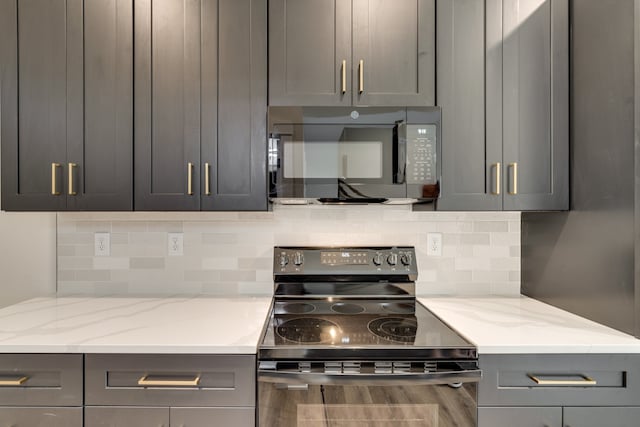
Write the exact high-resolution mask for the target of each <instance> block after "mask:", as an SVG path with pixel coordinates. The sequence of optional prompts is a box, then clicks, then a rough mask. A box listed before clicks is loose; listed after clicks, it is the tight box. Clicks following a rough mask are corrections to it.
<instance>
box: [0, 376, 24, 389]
mask: <svg viewBox="0 0 640 427" xmlns="http://www.w3.org/2000/svg"><path fill="white" fill-rule="evenodd" d="M28 379H29V377H28V376H26V375H21V376H18V377H15V378H3V379H0V387H15V386H18V385H22V384H24V383H25V382H27V380H28Z"/></svg>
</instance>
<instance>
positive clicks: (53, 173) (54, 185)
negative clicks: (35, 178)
mask: <svg viewBox="0 0 640 427" xmlns="http://www.w3.org/2000/svg"><path fill="white" fill-rule="evenodd" d="M61 166H62V165H61V164H60V163H51V194H52V195H53V196H59V195H60V192H59V191H58V183H57V179H56V178H57V176H58V173H57V172H58V168H59V167H61Z"/></svg>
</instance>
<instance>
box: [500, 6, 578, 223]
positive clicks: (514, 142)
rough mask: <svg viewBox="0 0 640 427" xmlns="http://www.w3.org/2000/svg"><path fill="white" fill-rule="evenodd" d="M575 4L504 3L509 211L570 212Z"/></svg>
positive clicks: (504, 72) (507, 199)
mask: <svg viewBox="0 0 640 427" xmlns="http://www.w3.org/2000/svg"><path fill="white" fill-rule="evenodd" d="M568 3H569V2H568V0H504V3H503V4H504V10H503V22H504V31H503V32H504V40H503V60H504V64H503V88H504V90H503V112H504V114H503V132H504V134H503V138H504V148H503V159H504V166H503V167H504V172H505V173H504V178H505V181H504V189H505V191H504V193H505V196H504V209H507V210H566V209H569V7H568Z"/></svg>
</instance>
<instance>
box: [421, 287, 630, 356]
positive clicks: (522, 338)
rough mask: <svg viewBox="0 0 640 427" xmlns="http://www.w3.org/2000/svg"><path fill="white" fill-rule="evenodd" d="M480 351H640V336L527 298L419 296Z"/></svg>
mask: <svg viewBox="0 0 640 427" xmlns="http://www.w3.org/2000/svg"><path fill="white" fill-rule="evenodd" d="M418 299H419V301H420V302H422V303H423V304H424V305H425V306H426V307H427V308H429V309H430V310H431V311H432V312H433V313H435V314H436V315H437V316H438V317H440V318H441V319H442V320H444V321H445V322H446V323H448V324H449V326H451V327H453V328H454V329H455V330H457V331H458V332H459V333H460V334H462V335H463V336H465V337H466V338H467V339H468V340H470V341H471V342H472V343H474V344H475V345H476V346H477V347H478V353H479V354H481V355H482V354H492V353H493V354H504V353H520V354H536V353H640V340H638V339H636V338H634V337H633V336H631V335H627V334H625V333H622V332H620V331H617V330H615V329H611V328H609V327H606V326H603V325H601V324H599V323H596V322H593V321H591V320H587V319H585V318H583V317H580V316H577V315H575V314H572V313H569V312H567V311H564V310H560V309H558V308H556V307H553V306H551V305H548V304H545V303H543V302H540V301H537V300H534V299H531V298H528V297H525V296H520V297H517V296H515V297H477V298H470V297H450V298H429V297H423V298H418Z"/></svg>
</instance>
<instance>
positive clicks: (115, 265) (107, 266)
mask: <svg viewBox="0 0 640 427" xmlns="http://www.w3.org/2000/svg"><path fill="white" fill-rule="evenodd" d="M93 268H94V269H96V270H128V269H129V258H126V257H123V258H114V257H95V258H93Z"/></svg>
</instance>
